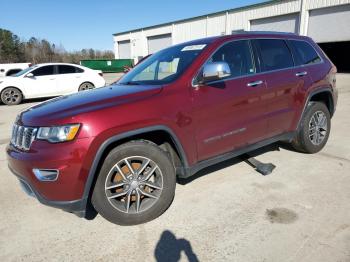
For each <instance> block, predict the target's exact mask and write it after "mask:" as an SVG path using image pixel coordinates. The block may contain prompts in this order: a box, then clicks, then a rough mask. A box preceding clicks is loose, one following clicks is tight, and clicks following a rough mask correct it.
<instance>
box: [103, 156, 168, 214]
mask: <svg viewBox="0 0 350 262" xmlns="http://www.w3.org/2000/svg"><path fill="white" fill-rule="evenodd" d="M162 190H163V175H162V172H161V170H160V168H159V167H158V165H157V164H156V163H155V162H154V161H152V160H151V159H149V158H147V157H143V156H131V157H126V158H124V159H122V160H121V161H119V162H118V163H117V164H115V165H114V166H113V167H112V169H111V170H110V171H109V173H108V175H107V178H106V181H105V194H106V197H107V199H108V201H109V203H110V204H111V205H112V206H113V207H114V208H116V209H117V210H119V211H121V212H124V213H128V214H136V213H141V212H144V211H146V210H148V209H149V208H151V207H152V206H153V205H154V204H155V203H156V202H157V201H158V199H159V197H160V195H161V192H162Z"/></svg>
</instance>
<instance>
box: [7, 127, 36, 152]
mask: <svg viewBox="0 0 350 262" xmlns="http://www.w3.org/2000/svg"><path fill="white" fill-rule="evenodd" d="M36 132H37V128H33V127H25V126H20V125H16V124H15V125H14V126H13V129H12V138H11V144H12V145H13V146H14V147H16V148H18V149H21V150H25V151H28V150H29V149H30V146H31V145H32V142H33V141H34V139H35V135H36Z"/></svg>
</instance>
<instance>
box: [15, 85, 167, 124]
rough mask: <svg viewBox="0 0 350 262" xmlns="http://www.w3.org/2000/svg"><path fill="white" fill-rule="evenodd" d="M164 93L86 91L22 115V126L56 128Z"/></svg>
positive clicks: (152, 89) (149, 89)
mask: <svg viewBox="0 0 350 262" xmlns="http://www.w3.org/2000/svg"><path fill="white" fill-rule="evenodd" d="M161 90H162V86H159V85H157V86H152V85H111V86H107V87H102V88H96V89H92V90H89V91H82V92H79V93H75V94H72V95H67V96H60V97H57V98H54V99H51V100H48V101H45V102H43V103H40V104H37V105H35V106H33V107H30V108H28V109H27V110H25V111H23V112H22V113H21V115H20V117H19V122H22V124H24V125H28V126H39V125H42V124H46V125H50V124H56V123H57V120H67V119H69V118H72V117H74V116H77V115H79V114H84V113H88V112H91V111H96V110H102V109H105V108H110V107H114V106H119V105H122V104H125V103H131V102H135V101H138V100H141V99H145V98H147V97H149V96H153V95H155V94H157V93H159V92H160V91H161Z"/></svg>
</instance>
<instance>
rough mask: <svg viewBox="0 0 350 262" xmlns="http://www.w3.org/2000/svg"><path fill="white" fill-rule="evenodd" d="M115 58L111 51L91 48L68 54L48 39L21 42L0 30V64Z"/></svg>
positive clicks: (32, 38) (76, 61)
mask: <svg viewBox="0 0 350 262" xmlns="http://www.w3.org/2000/svg"><path fill="white" fill-rule="evenodd" d="M113 58H114V54H113V52H112V51H109V50H108V51H100V50H94V49H92V48H90V49H82V50H81V51H74V52H67V51H66V50H65V49H64V47H63V46H62V45H60V46H58V47H57V46H56V45H55V44H52V43H50V42H49V41H47V40H46V39H37V38H35V37H31V38H30V39H29V40H28V41H23V40H22V41H21V40H20V38H19V37H18V36H17V35H15V34H13V33H12V32H11V31H9V30H5V29H1V28H0V63H26V62H30V63H32V64H38V63H47V62H65V63H79V61H80V60H84V59H113Z"/></svg>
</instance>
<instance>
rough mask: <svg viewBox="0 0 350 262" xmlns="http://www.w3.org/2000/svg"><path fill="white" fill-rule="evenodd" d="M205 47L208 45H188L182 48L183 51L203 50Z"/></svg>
mask: <svg viewBox="0 0 350 262" xmlns="http://www.w3.org/2000/svg"><path fill="white" fill-rule="evenodd" d="M204 47H206V45H188V46H185V47H184V48H182V50H181V51H182V52H183V51H194V50H202V49H203V48H204Z"/></svg>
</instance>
